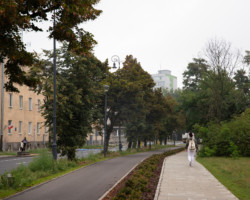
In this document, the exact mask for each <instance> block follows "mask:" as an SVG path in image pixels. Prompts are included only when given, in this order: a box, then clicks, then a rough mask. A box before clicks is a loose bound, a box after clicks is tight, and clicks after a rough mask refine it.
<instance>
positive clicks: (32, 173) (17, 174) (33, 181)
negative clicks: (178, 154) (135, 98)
mask: <svg viewBox="0 0 250 200" xmlns="http://www.w3.org/2000/svg"><path fill="white" fill-rule="evenodd" d="M167 147H171V146H163V145H153V146H152V148H151V150H157V149H162V148H167ZM144 151H149V149H148V148H141V149H130V150H127V151H123V152H108V153H107V156H106V157H105V158H104V157H103V154H102V153H99V154H91V155H89V156H88V157H87V158H82V159H80V160H76V161H67V160H66V159H59V160H58V161H57V162H54V161H53V159H52V155H51V153H50V152H49V151H48V149H45V150H41V149H40V150H35V151H31V153H33V154H40V156H36V157H34V159H33V161H32V162H31V163H30V164H29V165H28V166H24V165H20V166H19V167H18V168H17V169H15V170H12V171H11V172H10V174H11V176H12V177H13V178H11V179H8V178H7V176H8V173H5V174H3V175H1V177H0V199H1V198H4V197H7V196H10V195H12V194H15V193H17V192H19V191H22V190H24V189H27V188H29V187H32V186H34V185H38V184H40V183H43V182H45V181H48V180H51V179H53V178H56V177H59V176H61V175H63V174H66V173H69V172H71V171H74V170H77V169H79V168H81V167H84V166H87V165H90V164H93V163H96V162H100V161H102V160H106V159H111V158H114V157H118V156H125V155H129V154H135V153H139V152H144Z"/></svg>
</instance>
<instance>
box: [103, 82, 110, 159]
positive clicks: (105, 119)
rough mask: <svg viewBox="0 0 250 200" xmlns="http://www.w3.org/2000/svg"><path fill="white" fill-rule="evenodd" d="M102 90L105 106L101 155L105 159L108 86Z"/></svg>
mask: <svg viewBox="0 0 250 200" xmlns="http://www.w3.org/2000/svg"><path fill="white" fill-rule="evenodd" d="M104 89H105V106H104V142H103V143H104V146H103V154H104V157H106V151H107V148H106V142H107V141H106V135H107V132H106V131H107V97H108V90H109V86H108V85H104Z"/></svg>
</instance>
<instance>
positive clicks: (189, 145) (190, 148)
mask: <svg viewBox="0 0 250 200" xmlns="http://www.w3.org/2000/svg"><path fill="white" fill-rule="evenodd" d="M186 150H187V152H188V161H189V166H190V167H191V166H193V164H194V156H195V152H197V150H198V146H197V143H196V141H195V138H194V134H193V133H192V132H191V131H189V138H188V139H187V142H186Z"/></svg>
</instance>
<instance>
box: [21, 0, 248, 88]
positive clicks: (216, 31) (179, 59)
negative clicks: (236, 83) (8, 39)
mask: <svg viewBox="0 0 250 200" xmlns="http://www.w3.org/2000/svg"><path fill="white" fill-rule="evenodd" d="M96 8H97V9H101V10H102V11H103V13H102V14H101V16H99V17H98V18H97V19H96V20H94V21H89V22H88V23H86V24H83V25H82V27H83V28H84V29H86V30H87V31H89V32H91V33H92V34H93V35H94V38H95V40H96V41H97V42H98V44H97V45H96V47H95V49H94V53H95V55H96V57H97V58H98V59H100V60H101V61H104V60H105V59H109V61H110V65H111V64H112V63H111V60H110V59H111V57H112V56H113V55H118V56H119V57H120V60H121V61H124V59H125V56H126V55H130V54H132V55H133V56H134V57H135V58H137V60H138V61H139V62H140V63H141V65H142V67H143V69H144V70H145V71H147V72H149V73H150V74H155V73H157V72H158V70H160V69H162V70H163V69H168V70H171V71H172V75H174V76H177V79H178V87H182V73H183V72H184V70H185V69H186V68H187V65H188V63H189V62H192V58H194V57H196V58H197V57H198V54H199V53H200V52H201V51H202V49H204V47H205V45H206V43H207V42H208V40H209V39H213V38H215V37H217V38H222V39H224V40H226V41H228V42H230V43H232V46H233V47H234V48H238V49H240V50H241V51H242V53H243V54H244V51H245V50H250V40H249V39H250V26H249V24H250V11H249V8H250V1H249V0H154V1H153V0H101V1H100V3H99V4H98V5H97V6H96ZM47 25H48V24H47ZM47 25H46V24H44V26H47ZM24 42H26V43H31V45H30V46H29V47H28V48H29V49H30V50H35V51H37V52H41V50H42V49H52V45H53V42H52V40H49V39H48V38H47V34H46V33H38V34H37V33H35V34H34V33H29V34H27V33H24Z"/></svg>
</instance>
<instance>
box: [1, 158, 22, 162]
mask: <svg viewBox="0 0 250 200" xmlns="http://www.w3.org/2000/svg"><path fill="white" fill-rule="evenodd" d="M24 159H25V158H15V159H10V160H1V161H0V162H8V161H13V160H24Z"/></svg>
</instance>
